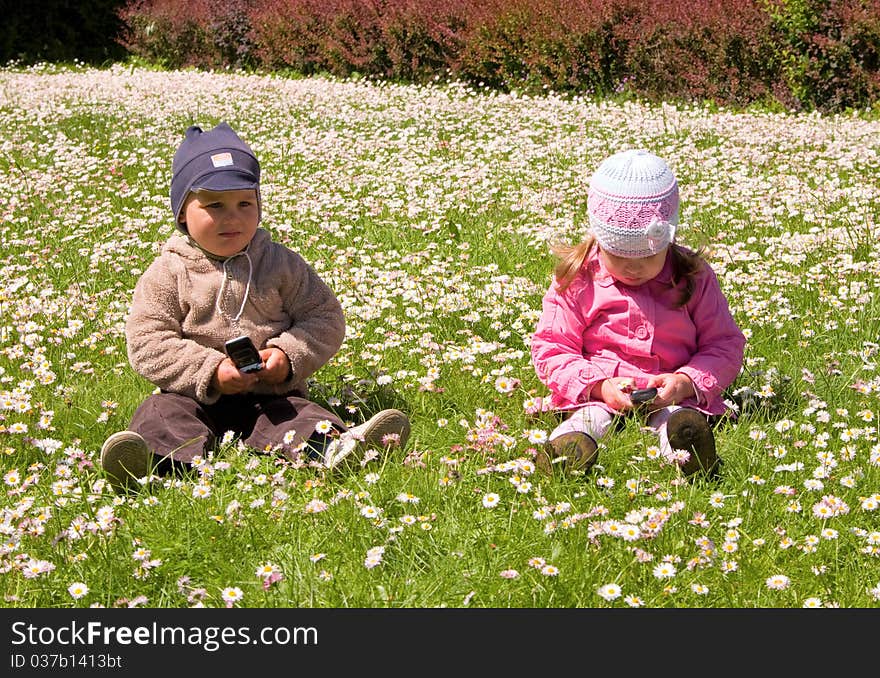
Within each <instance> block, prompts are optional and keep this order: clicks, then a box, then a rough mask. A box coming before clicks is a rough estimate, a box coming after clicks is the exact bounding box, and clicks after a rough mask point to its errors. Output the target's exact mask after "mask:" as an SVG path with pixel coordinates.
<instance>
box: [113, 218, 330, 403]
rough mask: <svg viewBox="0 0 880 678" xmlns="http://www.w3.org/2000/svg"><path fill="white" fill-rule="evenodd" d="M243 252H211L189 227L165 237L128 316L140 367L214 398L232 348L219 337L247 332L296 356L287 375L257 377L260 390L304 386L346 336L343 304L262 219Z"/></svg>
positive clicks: (153, 377) (180, 389) (201, 397)
mask: <svg viewBox="0 0 880 678" xmlns="http://www.w3.org/2000/svg"><path fill="white" fill-rule="evenodd" d="M246 255H247V256H245V254H237V255H235V256H233V257H230V258H228V259H227V260H226V261H222V260H215V259H213V258H209V257H208V256H206V255H205V254H204V252H202V250H200V249H199V248H198V247H196V246H195V245H193V244H191V243H190V241H189V239H188V237H187V236H185V235H182V234H174V235H172V236H171V237H170V238H169V239H168V241H167V242H166V243H165V244H164V245H163V246H162V250H161V252H160V254H159V256H158V257H157V258H156V259H155V260H154V261H153V262H152V263H151V264H150V266H149V267H148V268H147V270H146V271H145V272H144V274H143V275H142V276H141V278H140V279H139V280H138V282H137V285H136V286H135V289H134V295H133V300H132V306H131V310H130V312H129V315H128V319H127V320H126V324H125V335H126V340H127V345H128V359H129V362H130V363H131V365H132V367H133V368H134V369H135V371H136V372H137V373H138V374H140V375H141V376H143V377H144V378H145V379H148V380H149V381H151V382H152V383H154V384H155V385H156V386H158V387H159V388H161V389H163V390H166V391H172V392H175V393H180V394H182V395H186V396H189V397H191V398H195V399H196V400H198V401H200V402H203V403H206V404H211V403H213V402H216V401H217V399H218V398H219V397H220V392H219V391H217V390H216V389H215V388H214V387H213V386H212V385H211V380H212V377H213V375H214V372H215V371H216V370H217V366H218V365H219V364H220V362H221V361H222V360H223V359H224V358H225V357H226V353H225V351H224V348H223V344H224V342H226V341H227V340H228V339H232V338H234V337H237V336H239V335H241V334H246V335H248V336H250V338H251V339H252V340H253V342H254V344H255V345H256V347H257V348H258V349H263V348H268V347H270V346H275V347H278V348H280V349H281V350H282V351H284V353H285V354H286V355H287V357H288V359H289V360H290V367H291V377H290V379H289V380H288V381H286V382H284V383H282V384H276V385H270V384H263V383H262V382H260V383H259V384H258V385H257V387H256V388H255V390H254V392H255V393H268V394H282V393H288V392H291V391H295V392H297V393H298V394H299V395H302V396H303V397H305V396H306V395H307V394H308V390H307V387H306V379H307V378H308V377H310V376H311V375H312V374H314V373H315V372H316V371H317V370H318V368H320V367H322V366H323V365H324V364H326V363H327V362H328V361H329V360H330V359H331V358H332V357H333V356H334V355H335V354H336V352H337V351H338V350H339V347H340V346H341V345H342V341H343V339H344V338H345V319H344V316H343V312H342V306H341V305H340V303H339V301H338V300H337V299H336V296H335V295H334V294H333V291H332V290H331V289H330V288H329V287H328V286H327V284H326V283H325V282H324V281H323V280H322V279H321V278H320V277H319V276H318V274H317V273H316V272H315V271H314V269H313V268H312V267H311V266H310V265H309V264H307V263H306V261H305V260H304V259H303V258H302V257H301V256H300V255H299V254H297V253H296V252H294V251H293V250H290V249H289V248H287V247H285V246H283V245H281V244H279V243H276V242H273V241H272V239H271V236H270V235H269V233H268V231H266V230H265V229H262V228H258V229H257V232H256V234H255V235H254V238H253V240H251V243H250V245H249V246H248V248H247V250H246ZM221 293H222V297H221ZM239 313H240V317H238V318H236V316H238V315H239Z"/></svg>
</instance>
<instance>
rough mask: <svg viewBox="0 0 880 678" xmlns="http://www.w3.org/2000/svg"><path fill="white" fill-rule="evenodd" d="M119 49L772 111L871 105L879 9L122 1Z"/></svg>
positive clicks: (552, 2)
mask: <svg viewBox="0 0 880 678" xmlns="http://www.w3.org/2000/svg"><path fill="white" fill-rule="evenodd" d="M120 16H121V18H122V20H123V22H124V23H125V26H126V30H125V32H124V35H123V36H121V42H122V43H123V44H124V45H125V46H126V48H127V49H128V50H129V51H130V52H131V53H133V54H135V55H138V56H141V57H143V58H145V59H147V60H149V61H153V62H157V63H160V64H162V65H165V66H169V67H182V66H197V67H206V68H223V67H250V68H259V69H266V70H279V69H285V70H292V71H294V72H297V73H300V74H304V75H311V74H315V73H329V74H332V75H336V76H341V77H349V76H352V75H356V74H358V75H363V76H368V77H377V78H385V79H391V80H397V81H404V82H425V81H428V80H432V79H438V78H441V79H451V78H455V79H460V80H464V81H468V82H472V83H478V82H481V83H483V84H484V85H485V86H487V87H492V88H498V89H501V90H505V91H509V90H519V91H523V92H527V93H535V92H543V91H547V90H552V91H555V92H571V93H586V94H597V95H608V94H613V93H616V92H620V91H623V90H627V91H628V92H630V93H631V94H634V95H636V96H640V97H644V98H646V99H650V100H658V99H681V100H709V101H713V102H715V103H717V104H719V105H733V106H747V105H750V104H753V103H764V104H767V103H771V104H782V105H783V106H785V107H786V108H791V109H809V110H813V109H816V110H823V111H835V110H841V109H844V108H847V107H863V106H872V105H873V104H874V103H876V102H877V100H878V97H880V0H698V1H697V2H694V1H693V0H483V1H482V2H479V3H474V2H469V1H468V0H230V1H224V0H190V1H189V2H186V3H181V2H179V0H132V2H130V3H128V4H127V5H126V6H125V8H124V9H123V10H122V11H121V13H120Z"/></svg>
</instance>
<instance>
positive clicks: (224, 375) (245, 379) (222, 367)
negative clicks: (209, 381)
mask: <svg viewBox="0 0 880 678" xmlns="http://www.w3.org/2000/svg"><path fill="white" fill-rule="evenodd" d="M257 374H258V373H256V372H251V373H250V374H248V373H246V372H242V371H241V370H239V369H238V368H237V367H236V366H235V363H233V362H232V360H230V359H229V358H224V359H223V362H221V363H220V364H219V365H217V371H216V372H214V379H213V381H214V386H215V387H216V389H217V390H218V391H220V393H222V394H223V395H232V394H233V393H247V392H248V391H250V390H251V389H252V388H253V387H254V384H256V383H257Z"/></svg>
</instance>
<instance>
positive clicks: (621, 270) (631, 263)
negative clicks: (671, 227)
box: [599, 246, 669, 287]
mask: <svg viewBox="0 0 880 678" xmlns="http://www.w3.org/2000/svg"><path fill="white" fill-rule="evenodd" d="M668 249H669V247H668V246H667V247H664V248H663V249H662V250H660V251H659V252H657V254H652V255H651V256H650V257H639V258H637V259H629V258H626V257H616V256H614V255H613V254H609V253H608V252H606V251H605V250H603V249H602V248H601V247H600V248H599V258H600V259H601V260H602V263H603V264H604V265H605V268H607V269H608V272H609V273H610V274H611V277H613V278H614V279H615V280H617V281H618V282H621V283H623V284H624V285H629V286H630V287H638V286H639V285H644V284H645V283H646V282H648V281H649V280H653V279H654V278H656V277H657V276H658V275H659V274H660V271H662V270H663V264H664V263H666V250H668Z"/></svg>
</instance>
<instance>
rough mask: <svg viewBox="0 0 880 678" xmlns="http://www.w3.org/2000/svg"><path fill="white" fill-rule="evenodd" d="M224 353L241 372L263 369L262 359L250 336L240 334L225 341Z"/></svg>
mask: <svg viewBox="0 0 880 678" xmlns="http://www.w3.org/2000/svg"><path fill="white" fill-rule="evenodd" d="M226 355H228V356H229V357H230V358H231V359H232V362H234V363H235V366H236V367H237V368H238V369H239V370H241V371H242V372H258V371H259V370H261V369H263V359H262V358H261V357H260V353H259V351H257V347H256V346H254V342H252V341H251V338H250V337H247V336H241V337H236V338H235V339H230V340H229V341H227V342H226Z"/></svg>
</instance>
